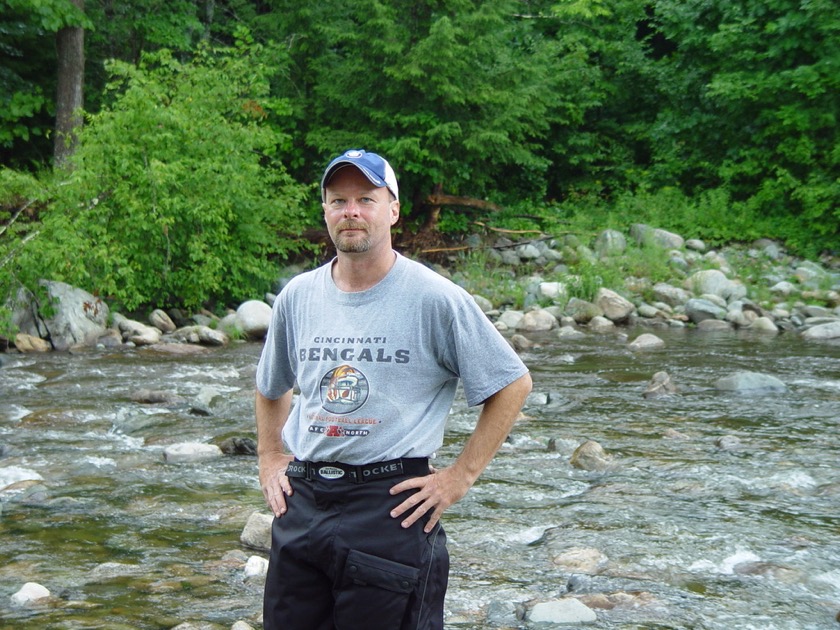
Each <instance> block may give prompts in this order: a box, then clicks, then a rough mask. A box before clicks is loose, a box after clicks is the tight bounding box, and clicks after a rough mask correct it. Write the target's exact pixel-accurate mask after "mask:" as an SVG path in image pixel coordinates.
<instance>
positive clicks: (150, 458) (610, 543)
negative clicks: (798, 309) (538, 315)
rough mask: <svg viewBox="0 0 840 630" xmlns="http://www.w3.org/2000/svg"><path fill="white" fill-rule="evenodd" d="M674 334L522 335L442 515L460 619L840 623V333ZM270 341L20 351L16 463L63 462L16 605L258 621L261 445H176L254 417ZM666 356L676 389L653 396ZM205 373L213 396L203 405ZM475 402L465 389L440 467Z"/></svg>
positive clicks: (724, 627) (715, 625)
mask: <svg viewBox="0 0 840 630" xmlns="http://www.w3.org/2000/svg"><path fill="white" fill-rule="evenodd" d="M657 334H658V335H660V336H661V337H663V338H664V339H665V341H666V343H667V346H666V349H665V350H662V351H657V352H650V353H645V354H633V353H631V352H629V351H627V350H626V347H625V346H626V341H625V340H624V339H622V338H621V337H620V336H619V335H606V336H587V337H586V338H585V339H583V340H580V341H574V342H567V341H564V342H562V344H558V343H556V342H555V341H554V340H553V337H551V336H546V337H545V338H544V339H537V341H542V342H543V343H542V345H541V346H540V347H537V348H535V349H533V350H530V351H528V352H527V353H526V354H525V355H523V358H524V359H525V361H526V363H527V364H528V365H529V367H530V368H531V370H532V372H533V375H534V381H535V388H534V391H535V394H534V396H533V397H532V399H531V403H530V404H529V405H528V407H527V409H526V417H525V418H523V419H522V420H521V421H520V422H519V423H518V424H517V426H516V428H515V430H514V432H513V434H512V435H511V438H510V439H509V441H508V443H507V444H505V446H504V447H503V449H502V451H501V453H500V454H499V456H498V457H497V458H496V460H495V461H494V462H493V463H492V464H491V466H490V468H489V469H488V470H487V472H486V473H485V475H484V476H483V477H482V479H481V480H480V481H479V483H478V484H477V486H476V487H475V488H474V489H473V491H472V492H471V493H470V494H469V495H468V496H467V497H466V498H465V499H464V500H463V501H462V502H460V503H459V504H457V505H455V506H453V507H452V508H451V509H450V511H449V512H448V514H447V516H446V517H445V526H446V528H447V531H448V534H449V539H450V547H451V553H452V556H453V565H452V573H451V587H450V592H449V596H448V606H447V615H448V621H447V627H448V628H452V629H455V628H487V627H493V626H494V625H495V626H503V627H517V626H519V627H527V625H526V624H525V622H521V621H517V620H516V617H515V610H516V605H517V604H520V605H522V604H525V603H526V602H530V601H532V600H549V599H552V598H556V597H559V596H561V595H568V594H574V595H577V596H581V597H588V599H585V601H587V602H589V603H590V604H592V603H593V602H596V603H597V601H601V603H602V604H603V607H600V608H595V610H596V613H597V615H598V620H597V621H596V622H595V623H593V624H590V625H589V626H588V627H592V628H628V629H629V628H703V629H707V628H708V629H716V630H717V629H720V630H729V629H731V628H779V629H791V630H793V629H809V628H830V627H835V626H836V621H835V615H836V614H837V612H838V611H840V569H838V567H840V510H839V509H838V505H840V466H838V462H840V458H838V454H840V453H838V451H840V447H838V442H837V439H836V433H837V427H838V423H840V360H839V359H840V346H838V345H832V344H803V343H801V342H800V341H799V340H798V338H796V337H795V336H794V335H790V334H787V335H782V336H780V337H774V338H766V337H749V336H745V335H743V334H739V333H727V334H720V333H716V334H703V333H698V332H696V331H687V330H675V331H670V330H668V331H657ZM634 336H635V332H633V331H630V337H631V338H633V337H634ZM259 350H260V347H259V344H248V343H240V344H235V345H232V346H231V347H229V348H224V349H218V350H213V351H212V352H208V353H206V354H203V355H200V356H196V357H170V356H161V355H160V354H158V353H156V352H154V351H149V350H145V351H141V350H129V351H122V352H115V353H110V352H109V353H98V352H91V353H86V354H80V355H75V356H71V355H67V354H51V355H45V356H37V357H32V356H11V355H10V356H7V357H4V366H3V367H2V368H0V399H2V401H3V402H2V405H0V453H2V455H3V457H2V458H0V475H5V477H2V478H3V479H6V481H7V482H9V481H14V480H15V477H14V471H15V470H17V471H23V473H24V477H23V478H31V477H27V476H26V474H25V473H31V472H35V473H37V475H40V477H41V478H42V479H43V482H42V485H41V486H40V490H39V487H38V486H30V487H29V488H28V489H27V488H24V489H23V490H21V492H24V493H25V492H27V491H30V492H33V493H34V494H33V495H32V496H31V497H29V499H30V500H28V501H27V500H24V498H25V497H24V498H22V497H21V496H20V495H16V498H15V500H4V503H3V504H2V515H0V626H3V627H14V628H33V629H34V628H39V629H40V628H109V629H110V628H171V627H173V626H175V625H177V624H178V623H181V622H183V621H194V622H211V623H216V624H218V627H220V628H229V627H230V625H232V624H233V623H234V622H235V621H237V620H239V619H243V620H246V621H249V622H251V623H252V624H253V625H255V626H256V625H257V623H256V620H257V619H258V615H259V608H260V602H261V584H259V583H258V582H252V581H249V580H247V579H245V576H244V572H243V565H244V562H245V560H246V559H247V557H248V556H249V555H252V554H253V552H252V551H250V550H247V549H244V548H243V547H241V545H240V543H239V534H240V532H241V530H242V527H243V525H244V523H245V521H246V520H247V517H248V516H249V515H250V514H251V513H252V512H253V511H255V510H259V511H265V508H264V506H263V502H262V497H261V495H260V492H259V489H258V486H257V481H256V462H255V459H254V458H253V457H225V458H223V459H219V460H213V461H206V462H200V463H194V464H182V465H172V464H166V463H164V462H163V459H162V452H163V449H164V448H165V447H166V446H167V445H168V444H171V443H174V442H182V441H201V442H206V441H212V440H215V439H218V438H219V437H223V436H253V433H254V431H253V412H252V400H253V390H252V383H253V377H254V364H255V362H256V358H257V356H258V353H259ZM660 370H665V371H667V372H668V373H669V374H670V375H671V378H672V379H673V381H674V382H675V383H676V384H677V386H678V387H679V390H680V393H679V395H677V396H672V397H667V398H659V399H645V398H644V397H643V396H642V392H643V391H644V389H645V387H646V385H647V383H648V381H649V380H650V378H651V376H652V375H653V374H654V373H655V372H657V371H660ZM737 370H749V371H757V372H763V373H767V374H771V375H773V376H776V377H777V378H779V379H781V380H782V381H783V382H784V383H785V384H786V385H787V391H786V392H785V393H783V394H773V395H760V396H743V395H734V394H731V393H727V394H724V393H720V392H718V391H716V390H715V389H714V382H715V380H716V379H717V378H719V377H720V376H723V375H726V374H728V373H731V372H733V371H737ZM140 389H153V390H166V391H168V392H170V393H173V394H175V395H176V396H177V400H175V401H173V402H172V403H171V404H169V405H141V404H138V403H136V402H133V400H132V395H133V394H134V393H135V392H137V391H138V390H140ZM208 392H209V393H210V396H211V397H212V396H213V395H215V398H212V403H211V404H210V415H209V416H208V415H206V413H198V412H197V406H196V405H194V404H193V403H194V401H195V400H196V399H197V398H199V397H204V398H205V399H206V398H207V395H208ZM474 419H475V415H474V411H472V410H467V409H466V408H465V407H464V404H463V402H462V400H461V399H460V398H459V402H458V403H457V404H456V407H455V409H454V410H453V413H452V416H451V420H450V423H449V429H448V433H447V440H446V445H445V446H444V448H443V449H442V450H441V452H440V453H439V454H438V462H437V464H438V465H445V464H446V463H447V462H448V461H451V459H452V458H454V457H455V455H456V454H457V452H458V450H459V448H460V445H461V444H462V442H463V439H464V437H465V436H466V435H467V434H468V433H469V431H470V429H471V427H472V424H473V423H474ZM722 438H723V439H722ZM585 440H596V441H597V442H599V443H600V444H601V445H602V446H603V447H604V448H605V449H606V451H607V452H608V453H609V455H610V457H611V461H612V467H611V468H610V469H609V470H606V471H602V472H588V471H582V470H578V469H575V468H573V467H572V466H571V465H570V464H569V456H570V455H571V453H572V452H573V451H574V449H575V448H576V447H577V446H578V445H579V444H581V443H582V442H583V441H585ZM0 485H3V484H2V483H0ZM44 488H46V494H44ZM38 492H40V493H41V494H40V495H38ZM4 497H5V499H8V498H9V495H4ZM573 550H588V553H592V554H596V555H597V558H598V559H599V560H598V563H597V564H596V565H595V566H593V567H578V569H577V570H574V569H570V568H569V565H568V564H564V563H563V561H562V560H558V559H562V558H564V557H566V556H567V555H568V554H569V553H570V552H572V551H573ZM117 563H119V564H117ZM28 581H32V582H38V583H40V584H43V585H44V586H46V587H47V588H49V589H50V591H51V592H52V593H53V595H54V596H55V600H54V601H53V603H52V604H51V605H50V606H49V607H46V608H39V609H35V610H22V609H19V608H16V607H14V606H12V605H11V600H10V597H11V595H12V594H14V593H15V592H16V591H17V590H18V589H19V588H20V587H21V586H22V585H23V583H24V582H28ZM595 595H598V596H600V597H601V599H600V600H596V599H593V597H594V596H595ZM619 595H621V596H623V597H624V599H621V597H619ZM605 602H606V603H605ZM488 616H489V617H488ZM488 619H489V620H488Z"/></svg>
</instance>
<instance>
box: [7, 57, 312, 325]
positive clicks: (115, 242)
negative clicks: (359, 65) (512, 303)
mask: <svg viewBox="0 0 840 630" xmlns="http://www.w3.org/2000/svg"><path fill="white" fill-rule="evenodd" d="M265 54H266V51H265V50H264V49H263V48H262V47H260V46H256V45H253V44H247V43H242V44H240V45H239V46H238V47H237V48H236V49H227V50H210V49H208V48H203V49H201V50H200V51H199V52H198V53H197V54H196V56H195V57H194V59H192V60H191V61H189V62H181V61H178V60H177V59H176V58H175V57H173V56H172V54H170V53H169V52H168V51H166V50H162V51H159V52H157V53H154V54H149V55H146V56H144V58H143V60H142V62H141V63H140V65H139V66H133V65H130V64H127V63H124V62H117V61H115V62H112V63H111V64H110V66H109V68H110V72H111V74H112V77H113V80H112V82H111V83H110V85H109V90H110V91H111V92H112V93H113V104H112V105H109V106H108V107H106V108H104V109H103V110H102V111H101V112H99V113H97V114H95V115H91V116H89V117H88V121H87V124H86V126H85V128H84V129H83V130H82V132H81V134H80V136H79V146H78V148H77V150H76V153H75V154H74V156H73V158H72V164H73V170H72V171H71V172H69V173H66V174H65V175H66V179H65V181H63V182H61V183H60V184H59V185H57V186H55V189H54V193H53V198H52V201H51V204H50V207H49V211H48V212H47V213H45V214H44V215H43V216H42V225H41V231H40V236H39V238H38V239H36V240H35V241H33V242H31V243H29V245H28V247H27V248H26V250H25V255H20V256H18V259H17V261H16V262H17V265H18V266H20V267H28V268H32V269H35V270H36V271H37V272H38V273H39V274H40V275H42V276H43V277H49V278H51V279H61V280H64V281H67V282H70V283H72V284H75V285H77V286H82V287H85V288H88V289H89V290H92V291H97V292H98V293H99V294H100V295H102V296H103V297H109V298H112V299H113V300H115V301H116V302H117V303H118V304H119V305H122V306H123V307H125V308H128V309H133V308H136V307H138V306H141V305H144V304H148V305H167V304H168V305H183V306H186V307H196V306H199V305H202V304H207V303H208V302H214V303H217V304H230V303H235V302H238V301H241V300H242V299H245V298H248V297H254V296H259V295H261V294H262V293H263V292H264V291H266V290H267V289H269V288H271V286H272V283H273V281H274V280H275V278H276V273H277V271H276V264H277V260H278V259H282V258H284V257H285V256H287V255H288V254H289V253H291V252H294V251H297V250H298V249H299V248H300V247H301V242H300V240H299V239H298V235H299V233H300V230H301V227H302V225H303V224H304V222H305V216H304V213H303V212H302V210H301V198H302V197H303V195H304V188H303V187H301V186H299V185H297V184H296V183H295V182H293V181H292V180H291V179H290V177H289V176H288V175H287V174H286V171H285V169H284V167H283V166H282V159H283V157H284V151H286V150H287V149H288V146H289V141H288V137H287V136H284V135H282V134H280V133H278V132H277V131H276V127H277V126H279V123H278V122H277V121H278V120H279V119H281V118H282V117H284V116H286V115H287V113H288V107H287V105H286V104H285V103H284V102H282V101H279V100H276V99H272V98H270V97H269V96H268V84H267V81H266V79H265V76H266V73H267V66H266V63H265V57H264V55H265ZM271 119H274V122H275V127H274V128H272V127H270V126H269V125H268V124H267V122H268V121H269V120H271Z"/></svg>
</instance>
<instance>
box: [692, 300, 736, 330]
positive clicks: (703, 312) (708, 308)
mask: <svg viewBox="0 0 840 630" xmlns="http://www.w3.org/2000/svg"><path fill="white" fill-rule="evenodd" d="M685 314H686V315H688V319H689V320H691V321H692V322H694V323H695V324H697V323H700V322H702V321H703V320H706V319H724V318H725V317H726V309H725V308H721V307H720V306H718V305H717V304H715V303H714V302H712V301H711V300H708V299H702V298H693V299H690V300H689V301H688V302H686V303H685Z"/></svg>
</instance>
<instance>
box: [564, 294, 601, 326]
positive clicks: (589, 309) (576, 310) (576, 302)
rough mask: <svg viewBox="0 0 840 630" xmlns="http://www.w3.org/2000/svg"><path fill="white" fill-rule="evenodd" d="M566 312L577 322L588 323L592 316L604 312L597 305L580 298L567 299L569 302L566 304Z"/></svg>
mask: <svg viewBox="0 0 840 630" xmlns="http://www.w3.org/2000/svg"><path fill="white" fill-rule="evenodd" d="M566 313H568V314H569V315H570V316H571V317H572V319H574V320H575V322H576V323H578V324H588V323H589V321H590V320H591V319H592V318H593V317H597V316H599V315H603V314H604V312H603V311H602V310H601V309H600V308H598V306H597V305H595V304H593V303H592V302H587V301H586V300H581V299H580V298H572V299H571V300H569V303H568V304H566Z"/></svg>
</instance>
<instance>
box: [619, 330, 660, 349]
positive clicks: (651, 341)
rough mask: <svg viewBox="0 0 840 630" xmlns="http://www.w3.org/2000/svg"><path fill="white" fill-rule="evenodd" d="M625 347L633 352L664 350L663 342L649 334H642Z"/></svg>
mask: <svg viewBox="0 0 840 630" xmlns="http://www.w3.org/2000/svg"><path fill="white" fill-rule="evenodd" d="M627 347H628V348H629V349H630V350H632V351H633V352H638V351H642V350H656V349H657V348H664V347H665V342H664V341H662V340H661V339H660V338H659V337H657V336H656V335H653V334H651V333H642V334H641V335H639V336H638V337H636V338H635V339H634V340H633V341H632V342H630V343H629V344H628V345H627Z"/></svg>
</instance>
